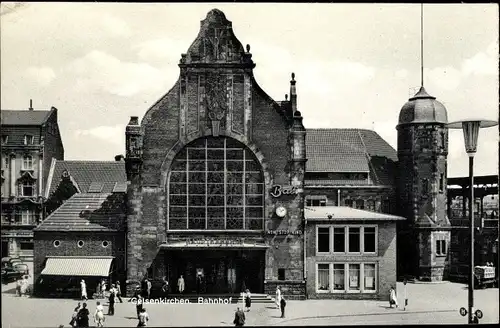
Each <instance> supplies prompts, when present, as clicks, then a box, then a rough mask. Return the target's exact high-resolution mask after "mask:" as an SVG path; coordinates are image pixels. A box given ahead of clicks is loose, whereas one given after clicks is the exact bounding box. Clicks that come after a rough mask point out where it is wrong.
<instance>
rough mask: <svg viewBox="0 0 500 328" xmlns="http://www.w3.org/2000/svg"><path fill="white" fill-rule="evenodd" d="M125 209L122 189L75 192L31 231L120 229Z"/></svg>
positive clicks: (122, 225) (124, 217)
mask: <svg viewBox="0 0 500 328" xmlns="http://www.w3.org/2000/svg"><path fill="white" fill-rule="evenodd" d="M126 213H127V212H126V204H125V193H101V194H97V193H95V194H89V193H81V194H79V193H77V194H74V195H73V196H72V197H71V198H69V199H68V200H67V201H65V202H64V204H62V205H61V206H60V207H59V208H58V209H57V210H55V211H54V212H53V213H52V214H50V215H49V216H48V217H47V218H46V219H45V220H44V221H43V222H42V223H41V224H40V225H39V226H38V227H37V228H35V231H121V230H123V229H124V225H125V220H126Z"/></svg>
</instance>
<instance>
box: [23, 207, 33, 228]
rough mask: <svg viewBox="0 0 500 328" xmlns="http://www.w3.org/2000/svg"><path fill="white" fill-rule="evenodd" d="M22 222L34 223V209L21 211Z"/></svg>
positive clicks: (24, 223) (26, 223) (25, 223)
mask: <svg viewBox="0 0 500 328" xmlns="http://www.w3.org/2000/svg"><path fill="white" fill-rule="evenodd" d="M21 224H23V225H30V224H33V211H31V210H23V211H22V212H21Z"/></svg>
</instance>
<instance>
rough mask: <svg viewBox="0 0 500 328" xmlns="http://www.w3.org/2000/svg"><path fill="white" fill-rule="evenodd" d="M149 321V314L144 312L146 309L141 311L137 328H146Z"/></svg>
mask: <svg viewBox="0 0 500 328" xmlns="http://www.w3.org/2000/svg"><path fill="white" fill-rule="evenodd" d="M148 321H149V314H148V313H147V312H146V308H142V309H141V313H139V323H138V324H137V327H146V326H147V325H148Z"/></svg>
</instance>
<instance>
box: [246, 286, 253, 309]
mask: <svg viewBox="0 0 500 328" xmlns="http://www.w3.org/2000/svg"><path fill="white" fill-rule="evenodd" d="M250 306H252V295H251V294H250V290H249V289H247V290H246V291H245V308H246V310H247V312H250Z"/></svg>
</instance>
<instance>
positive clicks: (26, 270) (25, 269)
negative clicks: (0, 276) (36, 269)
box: [12, 263, 30, 276]
mask: <svg viewBox="0 0 500 328" xmlns="http://www.w3.org/2000/svg"><path fill="white" fill-rule="evenodd" d="M12 267H13V268H14V270H16V271H19V272H20V273H22V274H23V275H26V276H29V275H30V269H29V268H28V265H27V264H24V263H14V264H13V265H12Z"/></svg>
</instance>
